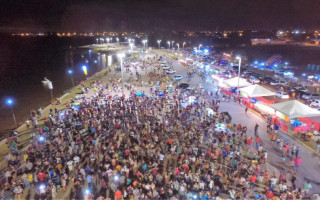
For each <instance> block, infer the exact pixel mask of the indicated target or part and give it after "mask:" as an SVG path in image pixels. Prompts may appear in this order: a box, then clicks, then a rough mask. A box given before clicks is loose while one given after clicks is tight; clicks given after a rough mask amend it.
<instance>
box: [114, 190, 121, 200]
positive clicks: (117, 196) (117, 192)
mask: <svg viewBox="0 0 320 200" xmlns="http://www.w3.org/2000/svg"><path fill="white" fill-rule="evenodd" d="M121 195H122V194H121V191H120V190H117V191H116V192H115V193H114V196H115V197H116V200H121Z"/></svg>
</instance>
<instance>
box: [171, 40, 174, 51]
mask: <svg viewBox="0 0 320 200" xmlns="http://www.w3.org/2000/svg"><path fill="white" fill-rule="evenodd" d="M173 43H174V41H172V42H171V48H172V49H173Z"/></svg>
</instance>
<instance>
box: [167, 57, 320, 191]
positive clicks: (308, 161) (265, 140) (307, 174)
mask: <svg viewBox="0 0 320 200" xmlns="http://www.w3.org/2000/svg"><path fill="white" fill-rule="evenodd" d="M172 66H173V68H174V69H175V70H176V71H177V72H176V74H177V75H182V76H183V77H184V79H183V80H182V81H181V82H187V79H186V77H187V68H186V67H185V66H183V65H182V64H180V63H179V62H178V61H173V63H172ZM170 76H173V75H170ZM199 83H201V84H202V85H203V86H204V88H205V89H208V90H210V91H214V92H215V91H216V87H214V86H213V85H212V84H208V83H206V82H205V81H203V80H202V79H201V78H200V77H199V76H195V77H194V78H192V81H191V82H190V86H191V87H196V86H197V85H198V84H199ZM219 111H220V112H224V111H226V112H229V113H230V115H231V116H232V122H233V123H236V124H238V123H241V124H244V125H246V126H247V128H248V135H249V136H252V137H254V126H255V124H256V123H258V124H259V136H260V138H261V141H262V144H263V148H264V149H265V150H267V151H268V161H269V163H268V166H267V167H268V168H269V169H271V170H274V169H278V171H281V168H282V167H281V164H280V162H281V154H282V153H281V151H280V150H279V149H277V148H275V147H274V146H272V145H271V143H270V139H269V135H268V133H267V122H266V121H265V120H264V119H263V118H262V117H260V116H259V115H256V114H254V113H252V112H248V113H247V115H246V114H245V111H244V107H243V106H241V105H239V104H238V103H235V102H230V103H227V102H221V104H220V109H219ZM280 134H281V136H282V137H283V140H284V144H286V143H289V144H290V147H291V146H293V144H295V145H296V146H298V147H299V148H300V149H301V151H300V154H299V155H300V157H301V158H302V163H301V166H300V167H299V171H298V172H297V181H296V185H297V187H303V183H304V182H305V181H306V180H309V181H310V182H311V184H312V185H313V189H312V192H313V193H319V192H320V175H319V174H320V158H319V157H318V156H317V155H316V154H314V153H313V152H312V151H311V150H310V149H308V147H306V146H304V145H302V144H300V143H299V142H297V141H296V140H294V139H293V138H291V137H290V136H288V135H287V134H285V133H280ZM289 162H290V161H289V160H288V159H286V166H285V170H287V169H288V168H289ZM274 171H275V172H276V171H277V170H274ZM278 173H279V172H278Z"/></svg>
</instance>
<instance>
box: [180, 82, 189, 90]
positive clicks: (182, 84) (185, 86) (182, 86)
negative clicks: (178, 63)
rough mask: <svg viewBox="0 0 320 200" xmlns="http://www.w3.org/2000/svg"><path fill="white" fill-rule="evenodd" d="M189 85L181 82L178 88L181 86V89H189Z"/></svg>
mask: <svg viewBox="0 0 320 200" xmlns="http://www.w3.org/2000/svg"><path fill="white" fill-rule="evenodd" d="M188 87H189V84H188V83H181V84H179V85H178V88H181V89H187V88H188Z"/></svg>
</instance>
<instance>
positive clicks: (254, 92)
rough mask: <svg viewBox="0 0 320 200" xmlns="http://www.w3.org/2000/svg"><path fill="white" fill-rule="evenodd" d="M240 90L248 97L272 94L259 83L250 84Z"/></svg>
mask: <svg viewBox="0 0 320 200" xmlns="http://www.w3.org/2000/svg"><path fill="white" fill-rule="evenodd" d="M240 91H241V92H244V93H246V94H247V95H248V96H249V97H263V96H273V95H274V92H272V91H270V90H268V89H266V88H264V87H262V86H260V85H250V86H248V87H244V88H241V89H240Z"/></svg>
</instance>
